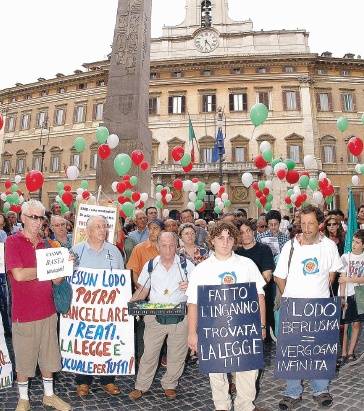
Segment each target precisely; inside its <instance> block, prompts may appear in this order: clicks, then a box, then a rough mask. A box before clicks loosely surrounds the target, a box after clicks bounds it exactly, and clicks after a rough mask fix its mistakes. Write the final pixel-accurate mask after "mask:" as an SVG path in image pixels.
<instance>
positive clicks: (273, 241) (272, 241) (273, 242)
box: [260, 237, 280, 255]
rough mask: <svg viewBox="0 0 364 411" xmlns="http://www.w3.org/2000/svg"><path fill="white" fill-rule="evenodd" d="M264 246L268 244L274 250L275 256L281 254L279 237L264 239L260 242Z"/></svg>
mask: <svg viewBox="0 0 364 411" xmlns="http://www.w3.org/2000/svg"><path fill="white" fill-rule="evenodd" d="M260 241H261V242H262V243H263V244H266V245H267V246H269V247H270V249H271V250H272V253H273V255H277V254H279V253H280V251H279V242H278V238H277V237H263V238H261V240H260Z"/></svg>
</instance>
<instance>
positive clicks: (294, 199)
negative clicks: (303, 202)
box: [290, 193, 298, 203]
mask: <svg viewBox="0 0 364 411" xmlns="http://www.w3.org/2000/svg"><path fill="white" fill-rule="evenodd" d="M297 197H298V194H296V193H294V194H292V195H291V197H290V199H291V201H292V203H294V202H295V201H296V200H297Z"/></svg>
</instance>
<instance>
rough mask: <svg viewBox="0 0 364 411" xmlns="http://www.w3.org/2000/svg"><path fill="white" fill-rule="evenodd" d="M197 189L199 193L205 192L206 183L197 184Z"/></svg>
mask: <svg viewBox="0 0 364 411" xmlns="http://www.w3.org/2000/svg"><path fill="white" fill-rule="evenodd" d="M197 187H198V189H197V191H202V190H205V188H206V183H204V182H202V181H199V182H198V183H197Z"/></svg>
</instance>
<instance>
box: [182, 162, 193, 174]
mask: <svg viewBox="0 0 364 411" xmlns="http://www.w3.org/2000/svg"><path fill="white" fill-rule="evenodd" d="M192 167H193V164H192V163H190V164H189V165H188V166H186V167H182V169H183V171H184V172H185V173H189V172H190V171H191V170H192Z"/></svg>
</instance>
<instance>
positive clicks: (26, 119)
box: [20, 113, 30, 130]
mask: <svg viewBox="0 0 364 411" xmlns="http://www.w3.org/2000/svg"><path fill="white" fill-rule="evenodd" d="M29 128H30V113H24V114H22V116H21V121H20V130H28V129H29Z"/></svg>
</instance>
